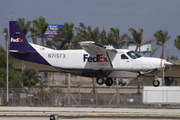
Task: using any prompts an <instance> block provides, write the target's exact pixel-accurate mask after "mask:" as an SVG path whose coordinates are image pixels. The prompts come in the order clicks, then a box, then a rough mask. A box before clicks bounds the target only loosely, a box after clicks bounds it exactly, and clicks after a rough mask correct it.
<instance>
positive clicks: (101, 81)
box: [96, 77, 104, 85]
mask: <svg viewBox="0 0 180 120" xmlns="http://www.w3.org/2000/svg"><path fill="white" fill-rule="evenodd" d="M96 82H97V84H98V85H102V84H104V78H103V77H97V79H96Z"/></svg>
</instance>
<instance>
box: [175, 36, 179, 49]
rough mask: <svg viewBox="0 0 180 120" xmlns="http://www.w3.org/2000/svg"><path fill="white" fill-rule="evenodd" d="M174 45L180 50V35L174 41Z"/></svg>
mask: <svg viewBox="0 0 180 120" xmlns="http://www.w3.org/2000/svg"><path fill="white" fill-rule="evenodd" d="M174 45H175V46H176V48H177V49H179V50H180V35H178V36H177V38H176V39H175V40H174Z"/></svg>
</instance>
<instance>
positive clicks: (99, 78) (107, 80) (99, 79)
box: [96, 77, 113, 86]
mask: <svg viewBox="0 0 180 120" xmlns="http://www.w3.org/2000/svg"><path fill="white" fill-rule="evenodd" d="M96 82H97V84H98V85H102V84H104V83H105V84H106V85H107V86H111V85H112V84H113V79H112V78H107V79H106V80H104V78H103V77H97V79H96Z"/></svg>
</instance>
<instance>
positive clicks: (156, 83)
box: [153, 79, 160, 87]
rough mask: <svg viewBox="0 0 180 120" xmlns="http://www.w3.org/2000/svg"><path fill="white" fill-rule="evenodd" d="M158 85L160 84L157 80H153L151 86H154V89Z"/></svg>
mask: <svg viewBox="0 0 180 120" xmlns="http://www.w3.org/2000/svg"><path fill="white" fill-rule="evenodd" d="M159 84H160V82H159V80H158V79H155V80H154V81H153V85H154V87H158V86H159Z"/></svg>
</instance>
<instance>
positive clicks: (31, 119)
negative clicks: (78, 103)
mask: <svg viewBox="0 0 180 120" xmlns="http://www.w3.org/2000/svg"><path fill="white" fill-rule="evenodd" d="M0 119H2V120H49V117H0ZM59 119H62V120H72V119H73V120H139V118H62V117H61V118H59ZM141 120H155V119H146V118H141ZM158 120H174V119H158Z"/></svg>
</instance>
